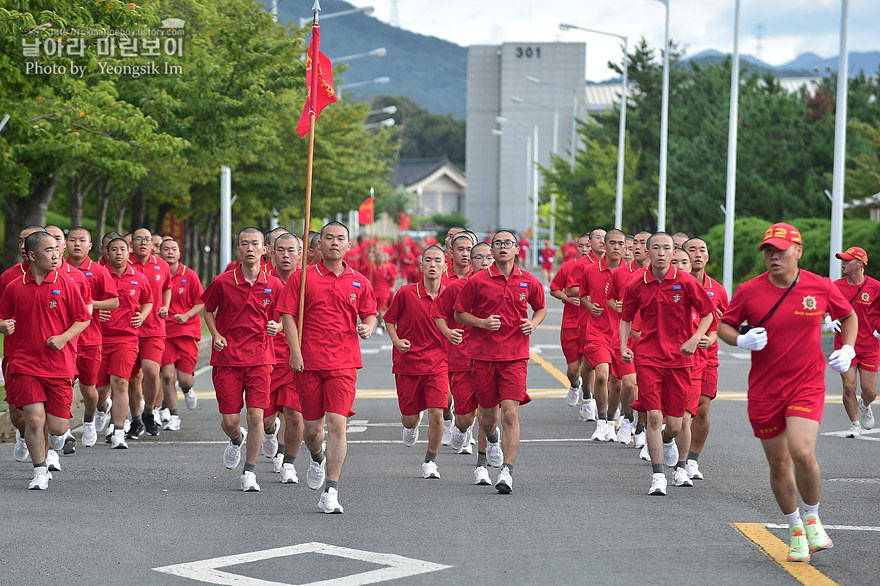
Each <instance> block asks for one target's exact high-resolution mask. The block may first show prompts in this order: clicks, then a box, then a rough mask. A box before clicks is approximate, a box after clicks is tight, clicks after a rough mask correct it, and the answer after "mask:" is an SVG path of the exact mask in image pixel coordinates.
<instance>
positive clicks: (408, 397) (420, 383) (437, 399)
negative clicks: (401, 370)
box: [394, 372, 449, 415]
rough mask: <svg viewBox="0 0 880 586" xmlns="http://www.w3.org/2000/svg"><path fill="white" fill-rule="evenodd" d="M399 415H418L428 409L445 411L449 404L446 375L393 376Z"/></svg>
mask: <svg viewBox="0 0 880 586" xmlns="http://www.w3.org/2000/svg"><path fill="white" fill-rule="evenodd" d="M394 384H395V385H397V404H398V405H399V406H400V414H401V415H418V414H419V413H421V412H422V411H424V410H425V409H428V408H429V407H434V408H437V409H446V406H447V404H448V402H449V381H448V380H447V373H445V372H433V373H430V374H395V375H394Z"/></svg>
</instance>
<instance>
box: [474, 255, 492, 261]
mask: <svg viewBox="0 0 880 586" xmlns="http://www.w3.org/2000/svg"><path fill="white" fill-rule="evenodd" d="M471 260H475V261H477V262H482V261H484V260H495V257H494V256H492V255H491V254H490V255H488V256H483V255H482V254H474V255H471Z"/></svg>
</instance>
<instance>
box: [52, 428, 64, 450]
mask: <svg viewBox="0 0 880 586" xmlns="http://www.w3.org/2000/svg"><path fill="white" fill-rule="evenodd" d="M49 448H50V449H52V450H55V451H56V452H60V451H61V450H62V449H63V448H64V434H62V435H52V434H51V433H50V434H49Z"/></svg>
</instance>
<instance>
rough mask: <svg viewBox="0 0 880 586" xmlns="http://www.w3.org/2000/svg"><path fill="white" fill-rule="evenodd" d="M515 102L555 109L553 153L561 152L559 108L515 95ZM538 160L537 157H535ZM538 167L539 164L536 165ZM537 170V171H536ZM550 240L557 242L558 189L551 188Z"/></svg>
mask: <svg viewBox="0 0 880 586" xmlns="http://www.w3.org/2000/svg"><path fill="white" fill-rule="evenodd" d="M511 99H512V100H513V102H514V103H516V104H522V105H524V106H535V107H537V108H545V109H547V110H553V154H554V155H558V154H559V108H557V107H556V106H551V105H549V104H541V103H538V102H529V101H527V100H524V99H522V98H520V97H517V96H513V98H511ZM535 161H536V162H537V157H536V158H535ZM536 168H537V166H536ZM536 172H537V171H536ZM550 242H556V189H551V190H550Z"/></svg>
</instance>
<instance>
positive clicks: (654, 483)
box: [648, 472, 666, 496]
mask: <svg viewBox="0 0 880 586" xmlns="http://www.w3.org/2000/svg"><path fill="white" fill-rule="evenodd" d="M648 494H649V495H652V496H666V475H665V474H663V473H662V472H655V473H654V474H652V475H651V490H649V491H648Z"/></svg>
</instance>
